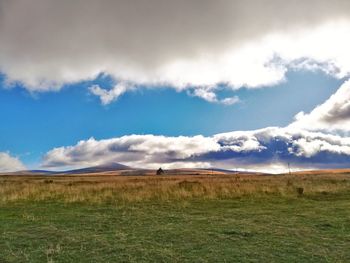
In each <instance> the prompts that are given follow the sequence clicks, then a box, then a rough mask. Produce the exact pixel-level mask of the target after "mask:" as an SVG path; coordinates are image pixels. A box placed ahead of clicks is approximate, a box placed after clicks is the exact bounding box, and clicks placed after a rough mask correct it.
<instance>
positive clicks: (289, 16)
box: [0, 0, 350, 172]
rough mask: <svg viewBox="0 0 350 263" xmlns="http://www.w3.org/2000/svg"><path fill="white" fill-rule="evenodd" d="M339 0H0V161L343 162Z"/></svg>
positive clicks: (256, 165) (145, 164)
mask: <svg viewBox="0 0 350 263" xmlns="http://www.w3.org/2000/svg"><path fill="white" fill-rule="evenodd" d="M349 14H350V3H349V2H348V1H346V0H335V1H332V2H331V1H326V0H317V1H316V0H310V1H301V0H291V1H288V2H283V3H282V2H281V1H278V0H244V1H243V0H219V1H209V0H186V1H185V0H183V1H182V0H179V1H170V0H169V1H167V0H165V1H164V0H150V1H145V2H140V1H136V0H135V1H134V0H128V1H126V0H116V1H112V0H101V1H98V2H97V1H93V0H84V1H83V0H76V1H68V0H62V1H53V0H11V1H9V0H0V172H8V171H17V170H25V169H46V170H65V169H72V168H81V167H86V166H93V165H100V164H105V163H109V162H119V163H122V164H125V165H129V166H131V167H139V168H158V167H160V166H161V167H164V168H174V167H176V168H179V167H188V168H190V167H198V168H209V167H217V168H224V169H235V170H252V171H267V172H284V171H285V170H286V169H287V167H288V163H290V165H291V167H292V169H294V170H303V169H326V168H346V167H349V163H350V162H349V160H350V137H349V130H350V82H349V80H348V79H349V76H350V53H349V52H348V47H349V46H350V15H349Z"/></svg>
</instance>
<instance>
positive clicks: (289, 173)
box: [288, 163, 292, 175]
mask: <svg viewBox="0 0 350 263" xmlns="http://www.w3.org/2000/svg"><path fill="white" fill-rule="evenodd" d="M288 171H289V175H291V174H292V173H291V172H290V163H288Z"/></svg>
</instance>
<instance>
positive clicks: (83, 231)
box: [0, 174, 350, 263]
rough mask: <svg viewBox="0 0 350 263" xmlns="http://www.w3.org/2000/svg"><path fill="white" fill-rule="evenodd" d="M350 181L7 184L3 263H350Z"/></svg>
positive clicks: (84, 179) (2, 198) (2, 181)
mask: <svg viewBox="0 0 350 263" xmlns="http://www.w3.org/2000/svg"><path fill="white" fill-rule="evenodd" d="M349 248H350V175H347V174H337V175H327V174H323V175H302V174H298V175H291V176H253V175H250V176H249V175H241V176H236V175H221V176H210V175H208V176H206V175H200V176H162V177H156V176H153V177H152V176H145V177H131V176H130V177H129V176H127V177H126V176H124V177H122V176H88V175H87V176H58V177H40V176H31V177H29V176H25V177H24V176H1V177H0V262H1V263H3V262H350V250H349Z"/></svg>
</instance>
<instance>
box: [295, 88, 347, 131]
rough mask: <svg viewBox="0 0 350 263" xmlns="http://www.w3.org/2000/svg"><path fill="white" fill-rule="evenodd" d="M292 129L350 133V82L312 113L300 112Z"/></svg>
mask: <svg viewBox="0 0 350 263" xmlns="http://www.w3.org/2000/svg"><path fill="white" fill-rule="evenodd" d="M295 119H296V120H295V122H293V123H292V124H290V127H291V128H298V129H305V130H325V131H331V132H332V131H333V132H334V131H343V132H350V81H347V82H345V83H344V84H343V85H342V86H341V87H340V88H339V89H338V90H337V91H336V93H335V94H333V95H332V96H331V97H330V98H329V99H328V100H327V101H325V102H324V103H322V104H321V105H319V106H317V107H316V108H315V109H314V110H312V111H311V112H310V113H308V114H306V113H304V112H300V113H298V114H297V115H296V116H295Z"/></svg>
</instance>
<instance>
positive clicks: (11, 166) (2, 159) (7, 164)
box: [0, 152, 26, 173]
mask: <svg viewBox="0 0 350 263" xmlns="http://www.w3.org/2000/svg"><path fill="white" fill-rule="evenodd" d="M25 169H26V167H25V166H24V165H23V163H22V162H21V161H20V160H19V159H18V158H17V157H13V156H11V155H10V154H8V153H6V152H0V173H3V172H14V171H21V170H25Z"/></svg>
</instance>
